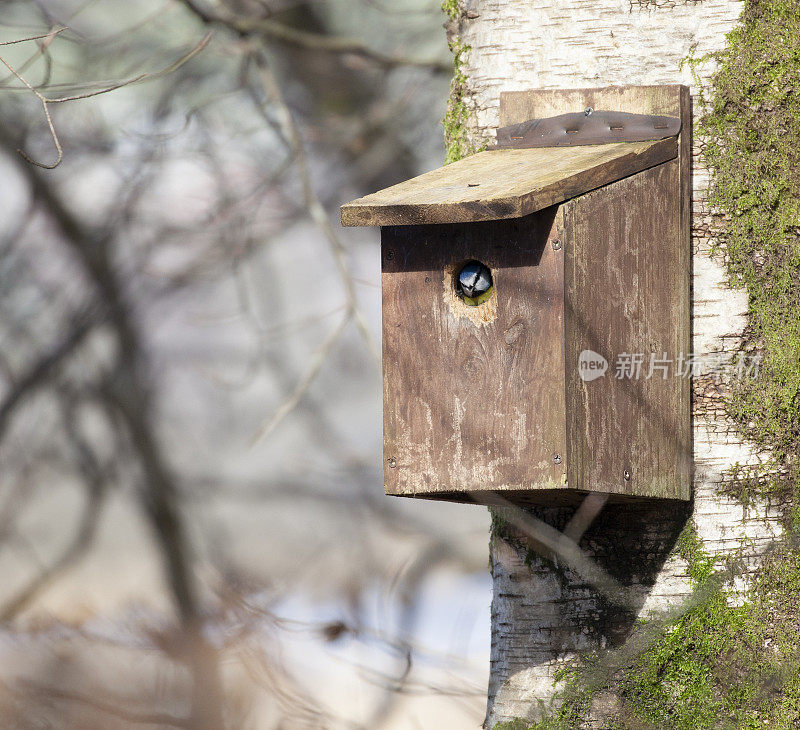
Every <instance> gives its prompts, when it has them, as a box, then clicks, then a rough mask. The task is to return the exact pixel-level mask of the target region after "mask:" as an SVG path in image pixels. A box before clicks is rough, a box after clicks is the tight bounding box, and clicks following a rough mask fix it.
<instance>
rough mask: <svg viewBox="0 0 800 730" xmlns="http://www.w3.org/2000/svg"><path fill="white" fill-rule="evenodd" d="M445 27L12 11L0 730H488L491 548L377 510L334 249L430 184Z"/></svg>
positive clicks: (208, 11) (2, 355)
mask: <svg viewBox="0 0 800 730" xmlns="http://www.w3.org/2000/svg"><path fill="white" fill-rule="evenodd" d="M441 20H442V16H441V10H440V9H439V7H438V4H437V3H435V2H431V1H430V0H402V1H401V2H393V3H389V2H384V0H335V1H332V2H314V3H311V2H305V3H304V2H295V1H294V0H225V1H224V2H219V3H212V2H206V1H205V0H203V1H202V2H201V1H200V0H197V1H195V0H185V1H184V2H177V1H167V2H163V1H158V0H153V1H152V2H151V1H150V0H143V1H142V2H137V3H118V2H111V1H109V0H94V1H92V2H86V1H81V2H77V1H76V2H71V1H69V0H63V1H61V0H42V1H36V2H34V1H30V0H29V1H27V2H4V3H3V4H2V16H1V17H0V42H2V43H3V45H0V58H2V60H3V63H4V64H5V66H4V67H3V68H4V70H5V73H4V77H3V79H2V82H0V83H1V84H2V89H0V175H2V183H1V187H0V190H1V191H2V206H0V343H2V344H1V345H0V541H1V542H0V545H1V546H2V550H0V571H1V572H0V575H2V577H3V580H2V585H1V586H0V615H2V618H3V625H2V632H3V633H2V639H3V643H4V652H3V659H2V661H0V682H2V687H3V692H2V694H1V695H0V724H1V725H2V726H4V727H17V728H28V727H30V728H34V727H36V728H40V727H81V728H92V727H102V728H115V727H132V726H136V727H141V726H154V727H202V728H218V727H232V728H233V727H235V728H246V727H253V728H256V727H257V728H270V727H275V728H305V727H309V728H311V727H313V728H339V727H347V728H369V729H373V728H382V727H387V728H389V727H391V728H427V727H437V728H443V727H454V728H455V727H466V726H470V725H478V724H479V723H480V722H481V720H482V717H483V709H484V704H485V686H486V684H485V683H486V660H487V656H488V647H487V645H486V644H487V643H488V604H489V595H490V581H489V577H488V576H487V575H486V572H485V560H486V557H485V547H486V537H485V536H486V531H487V525H488V517H487V515H486V511H485V510H480V509H475V508H469V507H464V506H459V505H448V504H436V503H422V504H412V503H406V502H401V501H399V500H390V499H388V498H385V497H384V496H383V495H382V488H381V477H380V473H381V464H380V444H381V436H380V418H379V413H380V371H379V362H378V349H379V345H378V338H379V333H380V326H379V324H380V323H379V312H380V297H379V288H378V276H379V268H380V267H379V252H378V246H377V236H376V235H375V234H374V231H369V230H367V231H363V230H347V231H345V230H343V229H341V227H340V226H339V224H338V221H337V208H338V205H339V204H341V203H342V202H344V201H346V200H349V199H351V198H353V197H356V196H358V195H360V194H363V193H365V192H369V191H372V190H374V189H377V188H379V187H383V186H386V185H390V184H392V183H395V182H398V181H400V180H401V179H405V178H407V177H410V176H413V175H415V174H418V173H419V172H422V171H424V170H425V169H429V168H431V167H434V166H437V165H438V164H439V163H440V162H441V159H442V158H443V156H444V148H443V143H442V135H441V125H440V124H439V120H441V118H442V116H443V115H444V105H445V100H446V96H447V88H448V83H449V78H450V69H451V63H450V60H449V54H448V51H447V47H446V43H445V38H444V32H443V30H442V28H441ZM433 577H435V580H433V579H432V578H433ZM476 626H477V627H478V631H476V630H475V629H476ZM475 637H479V638H475Z"/></svg>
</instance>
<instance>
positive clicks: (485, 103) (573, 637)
mask: <svg viewBox="0 0 800 730" xmlns="http://www.w3.org/2000/svg"><path fill="white" fill-rule="evenodd" d="M741 9H742V3H741V2H739V1H734V0H705V1H703V0H696V1H694V2H692V1H691V0H689V1H684V2H681V1H678V0H676V1H667V0H663V1H662V0H659V1H655V0H650V1H649V2H648V1H646V0H641V1H640V2H635V1H633V0H467V1H466V2H465V3H464V5H463V6H462V13H461V16H460V18H459V20H458V21H457V22H455V23H452V24H451V27H450V28H449V31H450V33H451V34H455V35H458V36H459V37H460V39H461V41H462V43H464V44H465V45H467V46H470V47H471V50H470V51H468V52H467V53H466V54H465V55H464V60H465V65H464V66H463V68H462V70H463V72H464V73H465V75H466V77H467V88H466V93H465V97H464V101H465V103H466V104H467V106H468V108H469V109H470V112H471V124H472V126H471V128H470V130H469V133H470V135H471V137H472V138H473V139H474V140H475V141H482V140H484V139H486V138H487V137H489V138H491V137H492V136H493V133H494V129H495V128H496V126H497V121H498V106H499V95H500V92H501V91H507V90H509V91H510V90H521V89H530V88H580V87H593V86H606V85H622V84H641V85H646V84H674V83H683V84H689V85H690V86H692V93H693V99H694V100H695V114H696V113H697V107H696V92H697V88H696V85H695V83H694V80H693V78H692V74H691V72H690V69H689V68H688V67H686V66H683V67H682V61H683V60H684V59H686V58H687V57H688V56H690V55H693V56H695V57H700V56H702V55H703V54H705V53H708V52H710V51H714V50H718V49H720V48H722V46H723V44H724V42H725V35H726V33H728V31H730V30H731V29H732V28H733V27H734V25H735V24H736V21H737V19H738V16H739V13H740V12H741ZM712 70H713V69H712V68H711V67H710V66H708V67H706V68H701V69H699V73H700V78H701V79H707V78H708V75H709V74H710V73H711V71H712ZM698 141H699V140H697V139H695V144H696V145H697V143H698ZM694 153H695V154H694V166H693V167H694V169H693V176H694V178H693V185H694V190H693V196H694V215H693V222H692V227H693V231H692V243H693V281H694V293H693V328H694V333H693V347H694V352H695V353H699V354H710V353H721V352H725V353H730V352H732V351H733V350H735V348H736V346H737V343H738V342H739V337H740V336H741V332H742V329H743V326H744V324H745V314H746V309H747V298H746V294H745V292H744V291H731V290H730V289H729V288H728V287H727V286H726V283H725V276H724V271H723V268H722V266H721V264H720V262H718V261H716V260H714V259H712V258H711V257H710V256H709V248H710V245H711V242H712V237H713V235H714V228H715V220H714V216H713V215H711V214H710V213H709V211H708V210H707V209H706V206H705V191H706V187H707V183H708V174H707V172H706V171H705V170H704V169H703V168H702V166H701V163H700V158H699V154H698V150H697V149H695V150H694ZM693 385H694V390H695V404H694V418H695V424H694V438H695V445H694V448H695V454H694V456H695V469H696V474H695V484H694V494H695V498H694V502H693V505H691V506H690V507H689V510H690V511H691V518H692V519H693V521H694V523H695V526H696V529H697V532H698V535H699V536H700V538H701V539H702V540H703V542H704V545H705V548H706V549H707V550H708V551H709V552H711V553H713V554H725V553H730V552H733V551H737V550H741V551H742V555H743V557H744V559H745V565H746V566H747V568H746V570H745V574H744V575H743V576H742V580H741V586H742V587H743V586H744V585H746V583H747V575H748V572H750V573H752V571H753V570H755V569H756V568H757V565H758V563H759V559H760V556H762V555H763V553H764V551H765V549H766V547H767V546H768V545H769V544H770V542H771V541H772V540H773V539H774V538H775V536H776V535H777V534H778V533H779V530H780V528H779V525H778V520H777V512H776V511H775V510H772V509H771V508H770V507H769V506H768V505H766V504H755V505H751V506H750V507H749V508H748V509H747V510H745V509H744V508H743V507H742V506H741V505H740V504H739V503H737V502H735V501H734V500H732V499H730V498H727V497H725V496H724V495H722V494H721V493H720V490H719V485H720V483H721V481H722V480H723V478H724V476H725V474H726V472H727V471H728V470H729V469H730V468H731V467H732V465H733V464H735V463H737V462H738V463H740V464H746V463H752V462H754V461H755V460H757V459H758V454H756V453H754V451H753V449H752V448H751V447H750V446H749V445H748V444H747V443H743V442H742V441H741V440H739V439H738V438H737V437H736V436H735V435H734V433H733V432H732V429H731V428H730V424H729V423H727V421H726V420H725V416H724V413H723V411H722V409H721V404H720V392H719V389H717V388H715V387H714V381H713V378H711V377H709V376H708V375H705V376H701V377H699V378H696V379H695V382H694V384H693ZM614 510H615V507H606V509H605V511H604V512H603V513H601V515H600V517H599V518H598V521H597V523H596V524H595V526H594V527H593V528H592V531H591V534H590V535H589V536H588V538H589V539H588V540H587V541H586V542H585V543H584V544H583V545H584V547H586V548H587V549H588V550H589V551H590V552H591V553H593V554H594V555H595V556H596V557H597V559H598V560H599V561H600V562H602V563H603V564H604V565H606V566H607V567H608V568H609V569H610V570H612V572H613V571H615V570H616V571H618V573H619V576H620V577H621V579H623V580H624V581H625V582H627V583H628V584H629V585H631V586H633V587H634V588H637V589H638V590H640V592H641V596H642V605H641V609H640V614H639V615H652V613H653V612H654V611H657V610H660V609H663V608H665V607H669V606H673V605H680V603H681V602H682V601H683V599H685V598H686V597H687V596H688V594H689V593H690V590H691V588H690V581H689V578H688V576H687V573H686V569H687V566H686V564H685V562H684V561H683V560H682V559H681V558H679V557H675V556H671V557H669V558H668V559H667V560H666V562H664V560H663V559H660V558H662V557H663V556H662V555H661V553H665V554H666V552H667V551H668V549H669V548H670V547H671V546H672V544H673V543H674V538H675V535H674V531H673V530H672V528H673V527H674V525H675V524H676V520H675V519H671V518H670V517H669V516H667V517H666V518H665V516H664V515H663V514H658V513H654V512H653V510H652V509H650V510H648V509H647V508H637V509H636V510H634V511H633V512H628V513H626V514H625V516H624V518H622V517H621V516H619V515H618V518H617V519H615V517H614ZM544 516H546V517H547V518H548V519H550V520H552V521H554V523H556V524H558V523H559V521H561V522H562V523H563V520H564V517H565V515H564V514H562V513H560V512H559V511H558V510H551V511H550V512H549V513H545V514H544ZM631 519H637V520H639V521H640V524H643V525H646V526H647V527H646V528H645V529H642V530H639V531H638V532H635V533H634V534H635V544H629V543H630V542H631V531H630V524H631ZM678 521H680V520H678ZM525 558H526V555H525V551H524V550H522V549H520V548H518V547H515V546H514V545H512V544H510V543H508V542H506V541H504V540H503V539H498V538H495V539H493V541H492V561H493V579H494V601H493V605H492V658H491V677H490V685H489V703H488V714H487V720H486V724H487V727H490V728H491V727H492V726H493V725H494V724H495V723H497V722H500V721H504V720H508V719H512V718H516V717H521V718H526V719H535V718H536V717H537V716H538V715H539V713H540V705H541V702H542V701H543V702H545V703H547V701H548V700H550V699H551V698H552V696H553V693H554V691H555V689H556V686H555V682H554V673H555V672H556V670H557V669H558V668H559V667H561V666H563V665H564V663H565V662H566V661H568V660H570V659H571V658H572V657H574V656H575V654H576V652H581V651H584V650H587V649H592V648H598V647H605V646H607V645H612V644H619V643H621V642H622V641H624V638H625V635H626V632H627V631H628V629H629V628H630V624H631V619H632V617H626V616H623V615H621V614H620V613H619V611H617V610H616V609H614V608H613V607H609V606H608V605H606V604H604V602H603V601H602V600H601V599H600V597H599V596H598V595H597V594H596V593H595V592H594V591H593V590H592V589H591V588H590V587H589V586H587V585H585V584H584V583H582V582H581V581H580V580H579V579H578V578H577V577H576V576H574V575H572V574H571V573H570V572H569V571H568V570H558V571H555V570H553V567H552V565H550V564H547V563H545V562H544V561H542V560H539V559H534V560H533V561H531V560H530V558H529V559H528V563H530V565H528V564H526V560H525ZM620 562H622V563H624V565H622V564H620Z"/></svg>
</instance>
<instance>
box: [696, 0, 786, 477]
mask: <svg viewBox="0 0 800 730" xmlns="http://www.w3.org/2000/svg"><path fill="white" fill-rule="evenodd" d="M715 60H717V62H718V64H719V65H718V70H717V72H716V73H715V75H714V76H713V78H712V84H711V87H712V88H711V91H712V94H711V98H710V100H705V99H704V100H703V101H704V102H705V113H704V115H703V116H702V118H701V119H700V121H699V124H698V126H697V131H698V133H699V135H700V137H701V138H702V139H703V141H704V142H705V152H704V156H705V161H706V163H707V165H708V167H709V169H710V170H711V172H712V180H711V186H710V189H709V203H710V205H711V206H712V208H714V209H716V210H717V211H719V212H720V213H721V214H722V215H723V216H724V223H723V227H722V231H721V233H720V235H719V237H718V243H717V244H716V249H715V252H716V253H717V254H719V255H722V256H723V257H724V261H725V264H726V266H727V270H728V273H729V275H730V280H731V283H732V285H733V286H735V287H746V289H747V293H748V297H749V305H750V306H749V315H750V317H749V328H748V332H747V338H746V342H745V345H744V348H743V353H742V354H743V355H751V354H753V353H761V354H763V364H762V367H761V372H760V377H758V378H755V379H754V378H744V379H742V380H739V381H737V382H736V383H735V385H734V392H733V394H732V397H731V398H730V399H729V401H728V410H729V412H730V414H731V415H732V416H733V417H734V419H735V420H736V422H737V423H738V424H739V425H740V427H741V428H742V430H743V431H744V432H745V434H746V435H747V437H748V438H750V439H751V440H753V441H754V442H755V443H757V444H758V445H759V446H762V447H765V448H767V449H769V450H770V451H771V453H772V454H773V455H774V458H775V461H776V465H777V466H778V467H779V468H780V469H781V470H782V471H784V472H788V473H789V474H791V475H794V474H795V472H796V468H795V465H796V457H797V454H798V448H799V447H800V3H799V2H797V0H748V2H747V3H746V4H745V8H744V11H743V14H742V18H741V22H740V24H739V26H738V27H737V28H736V29H735V30H734V31H733V32H732V33H731V34H730V35H729V36H728V43H727V46H726V48H725V49H724V50H723V51H722V52H721V53H719V54H716V56H715ZM774 466H775V465H773V468H774ZM791 481H792V482H794V485H795V487H794V488H795V489H796V482H797V479H796V477H795V478H793V479H792V480H791ZM762 482H763V480H762ZM773 484H774V481H773V480H766V482H763V486H765V487H766V488H767V490H769V487H770V486H771V485H773ZM780 486H781V488H782V489H785V487H786V482H785V480H784V481H783V482H782V483H781V485H780Z"/></svg>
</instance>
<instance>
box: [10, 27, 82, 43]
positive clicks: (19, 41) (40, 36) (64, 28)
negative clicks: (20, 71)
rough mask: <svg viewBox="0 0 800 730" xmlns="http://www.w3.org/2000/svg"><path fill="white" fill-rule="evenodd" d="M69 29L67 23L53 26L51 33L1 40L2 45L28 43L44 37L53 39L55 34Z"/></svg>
mask: <svg viewBox="0 0 800 730" xmlns="http://www.w3.org/2000/svg"><path fill="white" fill-rule="evenodd" d="M65 30H67V26H66V25H62V26H60V27H58V28H53V30H51V31H50V32H49V33H43V34H42V35H32V36H28V37H27V38H17V39H16V40H13V41H0V46H13V45H16V44H17V43H27V42H28V41H40V40H42V38H48V39H52V38H53V37H54V36H56V35H58V34H59V33H63V32H64V31H65Z"/></svg>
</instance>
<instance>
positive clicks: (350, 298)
mask: <svg viewBox="0 0 800 730" xmlns="http://www.w3.org/2000/svg"><path fill="white" fill-rule="evenodd" d="M253 56H254V60H255V62H256V66H257V67H258V70H259V76H260V79H261V83H262V86H263V89H264V93H265V94H266V96H267V97H268V98H269V99H271V101H272V103H273V104H274V105H275V107H276V110H275V111H276V116H277V121H278V125H279V127H280V130H281V134H282V135H283V137H284V139H285V140H286V143H287V144H288V145H289V149H290V150H291V152H292V156H293V158H294V161H295V164H296V166H297V171H298V174H299V176H300V182H301V184H302V186H303V195H304V197H305V201H306V207H307V208H308V212H309V215H310V216H311V219H312V220H313V221H314V223H316V224H317V226H318V227H319V228H320V230H322V232H323V233H324V234H325V237H326V238H327V239H328V243H329V244H330V247H331V251H332V252H333V256H334V260H335V261H336V266H337V268H338V269H339V276H340V278H341V280H342V284H343V286H344V289H345V296H346V297H347V306H348V309H349V311H350V313H351V314H352V315H353V318H354V319H355V322H356V326H357V327H358V330H359V332H360V333H361V336H362V338H363V339H364V342H365V343H366V345H367V349H368V350H369V352H370V354H371V355H372V357H373V358H374V360H375V362H376V364H378V365H379V364H380V353H379V352H378V346H377V345H376V344H375V342H374V340H373V337H372V335H371V334H370V331H369V327H368V326H367V322H366V319H365V318H364V315H363V314H362V312H361V310H360V308H359V306H358V299H357V298H356V292H355V287H354V286H353V277H352V276H351V274H350V271H349V270H348V267H347V260H346V257H345V249H344V245H343V244H342V242H341V241H340V240H339V237H338V236H337V235H336V232H335V231H334V230H333V226H332V225H331V223H330V220H329V219H328V214H327V213H326V212H325V208H324V207H323V205H322V203H321V202H320V199H319V197H318V196H317V194H316V192H315V191H314V185H313V183H312V178H311V170H310V168H309V165H308V158H307V156H306V152H305V149H304V147H303V140H302V139H301V137H300V130H299V129H298V128H297V124H296V123H295V121H294V117H293V116H292V112H291V110H290V109H289V106H288V105H287V104H286V101H285V100H284V98H283V94H282V93H281V90H280V87H279V86H278V82H277V80H276V79H275V76H274V75H273V73H272V70H271V69H270V67H269V65H268V63H267V59H266V57H265V56H264V54H263V53H260V52H258V51H254V52H253ZM259 108H260V109H261V111H262V112H265V110H264V108H263V106H261V105H259Z"/></svg>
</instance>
